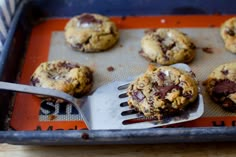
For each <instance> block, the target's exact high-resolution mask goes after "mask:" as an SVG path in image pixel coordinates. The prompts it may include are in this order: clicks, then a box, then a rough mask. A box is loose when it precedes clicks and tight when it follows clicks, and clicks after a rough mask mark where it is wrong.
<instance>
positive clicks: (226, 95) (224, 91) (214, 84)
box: [204, 62, 236, 112]
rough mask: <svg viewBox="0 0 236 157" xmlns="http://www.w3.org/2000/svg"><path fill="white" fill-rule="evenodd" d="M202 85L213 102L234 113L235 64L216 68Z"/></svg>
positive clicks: (235, 99) (235, 107)
mask: <svg viewBox="0 0 236 157" xmlns="http://www.w3.org/2000/svg"><path fill="white" fill-rule="evenodd" d="M204 85H206V90H207V93H208V94H209V95H210V97H211V99H212V100H213V101H214V102H216V103H217V104H219V105H220V106H221V107H222V108H224V109H225V110H228V111H231V112H236V62H232V63H226V64H222V65H220V66H218V67H217V68H216V69H214V70H213V71H212V73H211V74H210V75H209V76H208V78H207V80H206V81H205V82H204Z"/></svg>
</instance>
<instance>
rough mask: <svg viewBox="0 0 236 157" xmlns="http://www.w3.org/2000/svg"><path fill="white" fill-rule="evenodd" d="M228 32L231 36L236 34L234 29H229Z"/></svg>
mask: <svg viewBox="0 0 236 157" xmlns="http://www.w3.org/2000/svg"><path fill="white" fill-rule="evenodd" d="M226 33H227V34H228V35H230V36H235V32H234V31H233V30H232V29H228V30H227V31H226Z"/></svg>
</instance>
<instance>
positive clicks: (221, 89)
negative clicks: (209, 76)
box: [212, 80, 236, 99]
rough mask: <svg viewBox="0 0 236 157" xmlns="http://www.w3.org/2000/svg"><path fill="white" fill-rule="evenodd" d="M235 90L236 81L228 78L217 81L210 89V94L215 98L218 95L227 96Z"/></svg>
mask: <svg viewBox="0 0 236 157" xmlns="http://www.w3.org/2000/svg"><path fill="white" fill-rule="evenodd" d="M235 92H236V83H235V82H233V81H230V80H220V81H217V82H216V84H215V87H214V88H213V89H212V95H213V96H214V97H215V98H216V99H220V97H223V96H228V95H229V94H232V93H235Z"/></svg>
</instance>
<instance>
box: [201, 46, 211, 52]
mask: <svg viewBox="0 0 236 157" xmlns="http://www.w3.org/2000/svg"><path fill="white" fill-rule="evenodd" d="M202 51H203V52H206V53H213V50H212V48H209V47H203V48H202Z"/></svg>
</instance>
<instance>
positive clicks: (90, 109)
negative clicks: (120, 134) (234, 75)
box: [78, 64, 204, 130]
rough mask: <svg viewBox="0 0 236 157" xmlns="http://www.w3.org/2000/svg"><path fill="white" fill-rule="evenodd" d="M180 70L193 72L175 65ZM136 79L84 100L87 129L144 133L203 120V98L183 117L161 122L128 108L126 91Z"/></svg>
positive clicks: (83, 115) (199, 97)
mask: <svg viewBox="0 0 236 157" xmlns="http://www.w3.org/2000/svg"><path fill="white" fill-rule="evenodd" d="M173 66H174V67H176V68H179V69H182V70H185V71H188V72H191V69H190V67H189V66H187V65H186V64H175V65H173ZM132 80H133V79H128V80H126V81H116V82H112V83H110V84H107V85H104V86H102V87H99V88H98V89H96V90H95V91H94V92H93V94H92V95H91V96H88V97H87V98H85V99H84V102H83V103H82V104H80V105H79V106H78V107H79V108H80V111H81V114H82V117H83V118H84V121H85V123H86V124H87V127H88V128H89V129H92V130H99V129H109V130H110V129H143V128H152V127H160V126H164V125H169V124H176V123H181V122H186V121H191V120H194V119H197V118H199V117H200V116H201V115H202V114H203V111H204V103H203V98H202V95H201V94H200V93H199V96H198V99H197V100H196V101H195V102H194V103H193V104H191V105H190V106H191V107H189V108H187V109H186V110H185V111H184V112H183V113H182V114H178V115H175V116H169V117H164V118H163V119H162V120H161V121H160V120H152V119H146V118H145V117H144V116H143V115H142V114H140V113H137V112H135V111H134V110H132V109H131V108H130V107H129V106H128V105H127V100H128V97H127V95H126V89H127V87H128V85H129V83H130V82H131V81H132Z"/></svg>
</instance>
